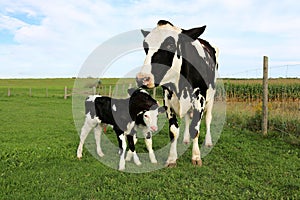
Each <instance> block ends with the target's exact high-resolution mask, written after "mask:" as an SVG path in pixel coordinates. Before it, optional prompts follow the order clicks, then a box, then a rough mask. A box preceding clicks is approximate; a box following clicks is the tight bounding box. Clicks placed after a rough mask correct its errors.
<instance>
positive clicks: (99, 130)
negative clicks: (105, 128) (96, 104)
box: [94, 124, 104, 157]
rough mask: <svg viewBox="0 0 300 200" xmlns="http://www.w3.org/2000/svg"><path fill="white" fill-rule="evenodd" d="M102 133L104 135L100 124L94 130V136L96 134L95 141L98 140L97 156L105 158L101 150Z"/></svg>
mask: <svg viewBox="0 0 300 200" xmlns="http://www.w3.org/2000/svg"><path fill="white" fill-rule="evenodd" d="M101 133H102V127H101V125H100V124H98V125H97V126H96V127H95V128H94V134H95V140H96V147H97V154H98V155H99V156H100V157H103V156H104V154H103V152H102V149H101V144H100V142H101Z"/></svg>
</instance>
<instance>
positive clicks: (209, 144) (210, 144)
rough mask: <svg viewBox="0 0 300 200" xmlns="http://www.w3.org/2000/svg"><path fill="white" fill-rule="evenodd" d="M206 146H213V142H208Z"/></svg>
mask: <svg viewBox="0 0 300 200" xmlns="http://www.w3.org/2000/svg"><path fill="white" fill-rule="evenodd" d="M205 146H206V147H212V146H213V144H212V143H208V144H205Z"/></svg>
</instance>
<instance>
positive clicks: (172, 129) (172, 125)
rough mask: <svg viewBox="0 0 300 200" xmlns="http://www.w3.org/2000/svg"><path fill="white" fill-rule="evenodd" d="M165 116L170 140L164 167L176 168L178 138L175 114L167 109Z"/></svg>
mask: <svg viewBox="0 0 300 200" xmlns="http://www.w3.org/2000/svg"><path fill="white" fill-rule="evenodd" d="M167 116H168V119H169V135H170V140H171V146H170V152H169V157H168V159H167V162H166V166H168V167H174V166H176V160H177V139H178V137H179V126H178V122H177V118H176V114H175V112H174V111H173V109H170V108H169V107H168V109H167Z"/></svg>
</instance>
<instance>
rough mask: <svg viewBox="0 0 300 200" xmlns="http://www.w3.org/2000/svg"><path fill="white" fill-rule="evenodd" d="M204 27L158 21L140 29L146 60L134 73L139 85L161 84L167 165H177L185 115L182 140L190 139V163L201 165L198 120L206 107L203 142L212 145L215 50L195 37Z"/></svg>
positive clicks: (151, 85) (153, 85)
mask: <svg viewBox="0 0 300 200" xmlns="http://www.w3.org/2000/svg"><path fill="white" fill-rule="evenodd" d="M205 28H206V26H203V27H199V28H193V29H189V30H184V29H181V28H178V27H176V26H174V25H173V24H171V23H170V22H168V21H165V20H160V21H159V22H158V24H157V27H156V28H154V29H153V30H152V31H151V32H148V31H143V30H142V33H143V35H144V37H145V38H144V42H143V46H144V50H145V52H146V59H145V61H144V65H143V67H142V69H141V71H140V72H139V73H138V74H137V76H136V81H137V84H138V85H139V86H143V87H147V88H153V87H157V86H159V85H160V86H162V88H163V90H164V104H165V106H166V107H167V117H168V119H169V133H170V139H171V147H170V152H169V157H168V159H167V162H166V165H167V166H174V165H176V160H177V139H178V136H179V126H178V122H177V118H176V116H178V117H180V118H183V117H184V118H185V131H184V139H183V140H184V142H185V143H188V142H189V140H190V137H191V138H192V139H193V150H192V151H193V152H192V162H193V164H194V165H199V166H201V165H202V161H201V155H200V149H199V145H198V136H199V126H200V121H201V118H202V115H203V112H204V108H205V107H206V112H207V114H206V127H207V132H206V138H205V144H206V145H207V146H211V145H212V139H211V135H210V123H211V120H212V107H213V101H214V94H215V85H216V72H217V69H218V64H217V60H216V58H217V49H215V48H213V47H212V46H211V45H210V44H209V43H208V42H207V41H205V40H203V39H200V38H198V37H199V36H200V35H201V34H202V33H203V32H204V30H205Z"/></svg>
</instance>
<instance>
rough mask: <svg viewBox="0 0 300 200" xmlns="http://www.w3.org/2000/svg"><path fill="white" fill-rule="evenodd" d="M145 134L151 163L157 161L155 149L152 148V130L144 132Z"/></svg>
mask: <svg viewBox="0 0 300 200" xmlns="http://www.w3.org/2000/svg"><path fill="white" fill-rule="evenodd" d="M144 136H145V144H146V147H147V149H148V152H149V158H150V161H151V163H157V160H156V157H155V154H154V151H153V149H152V134H151V132H147V133H144Z"/></svg>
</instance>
